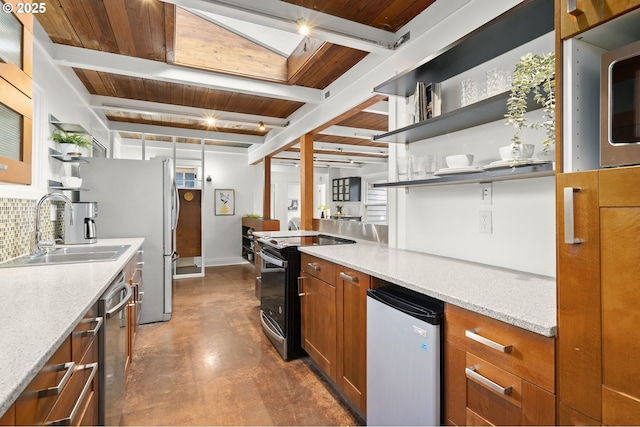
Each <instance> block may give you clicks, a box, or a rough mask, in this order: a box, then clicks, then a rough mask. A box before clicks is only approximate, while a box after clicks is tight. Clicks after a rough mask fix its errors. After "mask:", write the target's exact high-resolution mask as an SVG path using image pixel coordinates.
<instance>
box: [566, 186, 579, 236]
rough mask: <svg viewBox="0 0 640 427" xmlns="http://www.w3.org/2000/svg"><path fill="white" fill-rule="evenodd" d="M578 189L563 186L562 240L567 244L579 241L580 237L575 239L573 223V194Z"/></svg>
mask: <svg viewBox="0 0 640 427" xmlns="http://www.w3.org/2000/svg"><path fill="white" fill-rule="evenodd" d="M578 191H580V188H577V187H565V188H564V242H565V243H566V244H568V245H575V244H576V243H581V242H582V239H576V236H575V224H574V207H573V195H574V194H575V193H577V192H578Z"/></svg>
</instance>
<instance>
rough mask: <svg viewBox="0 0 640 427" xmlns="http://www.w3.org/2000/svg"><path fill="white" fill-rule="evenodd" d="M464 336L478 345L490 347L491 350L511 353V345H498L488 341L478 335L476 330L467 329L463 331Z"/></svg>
mask: <svg viewBox="0 0 640 427" xmlns="http://www.w3.org/2000/svg"><path fill="white" fill-rule="evenodd" d="M464 336H465V337H467V338H470V339H472V340H474V341H476V342H479V343H480V344H484V345H486V346H487V347H491V348H492V349H494V350H497V351H499V352H501V353H511V349H512V348H513V346H512V345H511V344H509V345H502V344H498V343H497V342H495V341H491V340H490V339H487V338H485V337H483V336H481V335H478V333H477V330H475V329H467V330H466V331H464Z"/></svg>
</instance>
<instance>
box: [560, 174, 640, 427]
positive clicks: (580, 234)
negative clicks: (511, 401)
mask: <svg viewBox="0 0 640 427" xmlns="http://www.w3.org/2000/svg"><path fill="white" fill-rule="evenodd" d="M557 185H558V189H557V194H558V215H559V217H558V218H559V220H558V226H559V231H560V236H561V237H562V236H564V234H565V231H567V228H569V227H571V226H572V225H573V227H572V228H571V229H570V230H568V231H569V234H571V232H572V233H573V236H572V237H573V239H575V240H573V241H571V240H569V241H568V242H567V241H565V240H564V239H559V242H558V362H557V363H558V399H559V408H561V413H560V417H559V422H562V423H575V422H584V421H582V420H585V421H589V422H593V423H602V424H607V425H637V424H639V423H640V382H639V381H638V380H637V379H638V378H640V368H639V367H638V366H636V365H637V364H636V363H635V362H634V359H635V355H636V354H637V353H638V351H639V350H640V332H639V331H638V330H637V328H636V327H635V325H637V323H638V322H639V321H640V313H639V312H638V310H637V305H638V303H639V302H640V290H639V289H638V286H637V278H638V276H639V274H640V264H639V263H638V260H637V254H638V253H640V239H638V235H639V233H638V232H639V231H640V195H639V194H638V192H637V191H636V189H637V188H638V185H640V167H627V168H618V169H605V170H599V171H590V172H578V173H570V174H560V175H559V176H558V180H557ZM565 194H567V195H566V197H565ZM565 216H566V220H565ZM571 220H573V224H571ZM569 237H571V236H569Z"/></svg>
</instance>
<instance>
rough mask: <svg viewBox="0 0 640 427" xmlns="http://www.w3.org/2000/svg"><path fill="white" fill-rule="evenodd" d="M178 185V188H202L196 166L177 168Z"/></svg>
mask: <svg viewBox="0 0 640 427" xmlns="http://www.w3.org/2000/svg"><path fill="white" fill-rule="evenodd" d="M176 185H177V186H178V188H194V189H195V188H200V183H199V180H198V175H197V173H196V169H195V168H176Z"/></svg>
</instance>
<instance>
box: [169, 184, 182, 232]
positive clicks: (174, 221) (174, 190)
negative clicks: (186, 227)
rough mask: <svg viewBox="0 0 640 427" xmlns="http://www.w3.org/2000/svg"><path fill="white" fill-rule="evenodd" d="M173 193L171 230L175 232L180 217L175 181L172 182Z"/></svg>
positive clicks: (178, 196) (178, 195)
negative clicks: (173, 214)
mask: <svg viewBox="0 0 640 427" xmlns="http://www.w3.org/2000/svg"><path fill="white" fill-rule="evenodd" d="M173 192H174V194H175V199H174V200H175V203H174V206H173V208H174V213H175V216H174V217H173V224H172V227H171V228H172V229H173V230H175V229H177V228H178V217H179V216H180V194H179V193H178V186H177V185H176V181H175V179H174V180H173Z"/></svg>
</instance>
